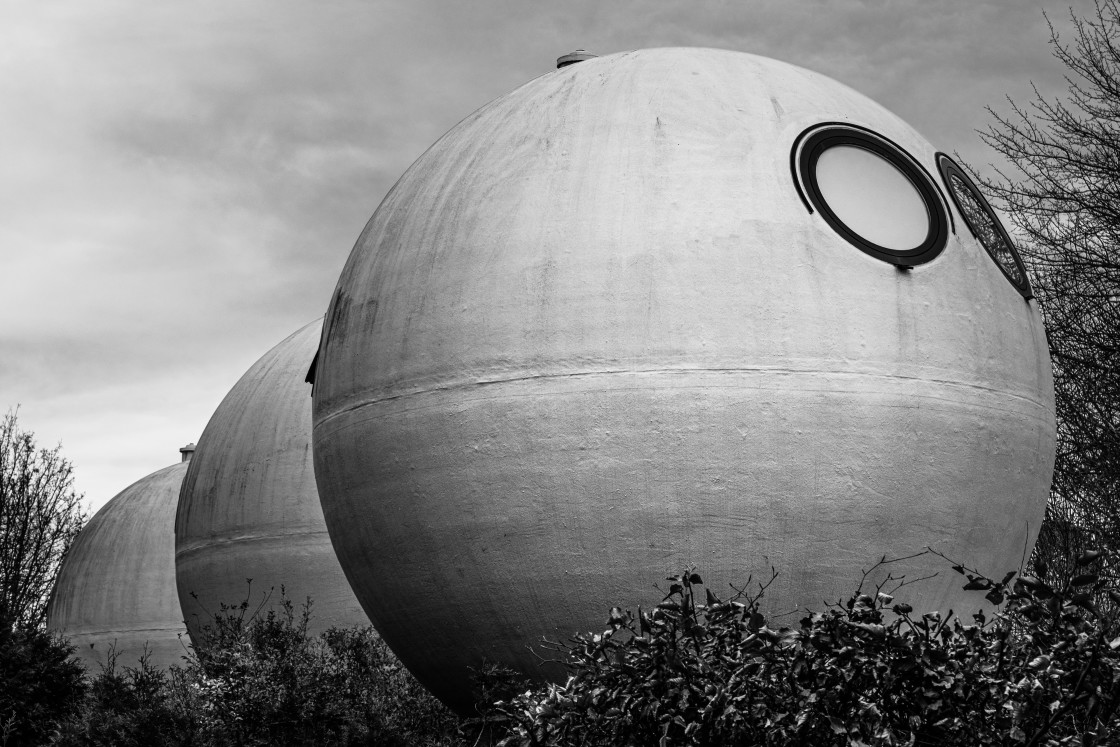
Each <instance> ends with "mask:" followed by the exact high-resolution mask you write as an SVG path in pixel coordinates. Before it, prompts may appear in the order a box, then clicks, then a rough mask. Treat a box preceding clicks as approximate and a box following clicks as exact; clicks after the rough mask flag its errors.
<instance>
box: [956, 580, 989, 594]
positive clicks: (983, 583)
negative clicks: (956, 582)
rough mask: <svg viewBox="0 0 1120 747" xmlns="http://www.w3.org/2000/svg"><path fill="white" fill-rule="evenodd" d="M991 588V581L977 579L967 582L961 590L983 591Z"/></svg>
mask: <svg viewBox="0 0 1120 747" xmlns="http://www.w3.org/2000/svg"><path fill="white" fill-rule="evenodd" d="M991 587H992V582H991V581H989V580H988V579H986V578H980V577H977V578H974V579H972V580H971V581H969V582H968V583H967V584H965V585H964V586H963V587H961V588H963V589H964V590H965V591H984V590H985V589H990V588H991Z"/></svg>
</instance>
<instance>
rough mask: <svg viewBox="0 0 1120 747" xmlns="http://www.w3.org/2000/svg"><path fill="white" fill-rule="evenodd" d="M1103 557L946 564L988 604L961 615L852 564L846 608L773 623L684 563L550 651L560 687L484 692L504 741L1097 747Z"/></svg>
mask: <svg viewBox="0 0 1120 747" xmlns="http://www.w3.org/2000/svg"><path fill="white" fill-rule="evenodd" d="M1101 558H1102V555H1101V553H1098V552H1096V551H1093V552H1089V553H1086V554H1085V555H1083V556H1082V557H1081V558H1080V559H1079V560H1078V563H1079V564H1080V565H1081V566H1082V567H1083V568H1085V569H1088V570H1087V571H1086V572H1084V573H1081V574H1079V575H1078V576H1077V577H1075V578H1073V579H1071V580H1070V581H1069V582H1068V583H1066V584H1065V585H1063V586H1061V587H1057V588H1056V587H1054V586H1051V585H1049V584H1046V583H1045V582H1042V581H1040V580H1038V579H1036V578H1033V577H1030V576H1021V577H1019V578H1017V579H1015V576H1016V574H1015V573H1009V574H1007V576H1006V577H1004V578H1003V579H1002V580H1001V581H995V580H993V579H990V578H987V577H986V576H984V575H982V574H979V573H977V572H976V571H973V570H971V569H968V568H965V567H964V566H959V565H958V566H955V569H956V570H957V571H958V572H959V573H961V574H964V575H965V576H967V577H968V583H967V585H966V586H965V588H966V589H972V590H975V591H977V592H978V593H983V594H984V595H985V596H986V597H987V599H988V600H989V602H991V603H992V604H994V605H1000V607H999V608H998V612H997V613H996V614H995V615H994V616H993V618H992V619H990V620H988V619H985V617H984V616H983V615H982V614H978V615H976V616H975V618H974V619H973V620H972V621H970V622H968V623H966V622H964V621H961V620H959V619H956V618H948V617H946V618H942V616H941V615H940V614H938V613H928V614H923V615H918V614H915V613H914V611H913V609H912V608H911V607H910V606H909V605H907V604H905V603H901V602H896V601H895V599H894V596H893V595H892V593H888V591H886V590H885V589H887V584H895V585H893V586H891V587H890V589H889V591H891V592H897V591H899V589H900V587H901V586H902V585H904V583H905V582H904V581H903V580H902V579H897V578H892V577H891V576H889V575H888V577H887V581H886V582H884V584H883V585H880V586H878V587H877V588H875V589H873V590H868V591H867V592H866V593H865V591H864V589H863V586H864V585H865V584H866V579H867V578H868V575H867V574H865V575H864V582H863V583H861V584H860V585H859V587H858V588H857V590H856V592H855V593H853V594H852V596H851V597H850V598H849V599H848V600H847V602H846V603H845V604H843V605H835V606H833V607H831V608H829V609H827V610H826V611H824V612H817V613H811V614H809V615H807V616H806V617H805V618H804V619H802V620H801V621H800V625H799V626H797V627H794V628H785V627H779V628H777V629H775V628H771V627H770V626H769V625H768V624H767V620H766V618H765V617H764V616H763V614H762V613H761V612H760V609H759V602H760V600H761V598H762V597H763V595H764V594H765V590H766V587H767V586H768V585H769V583H770V582H771V581H772V580H773V578H771V579H770V581H767V582H766V583H764V584H759V586H758V591H757V592H756V593H754V594H753V595H747V594H746V593H745V592H743V591H740V590H735V594H734V596H732V597H731V598H730V599H729V600H727V601H724V600H721V599H719V598H718V597H717V596H716V595H715V594H714V593H713V592H712V591H711V590H710V589H708V588H704V602H703V603H699V602H698V600H697V597H696V595H697V594H698V593H699V588H701V587H703V581H702V579H701V577H700V576H699V575H698V574H696V573H695V572H691V571H690V572H685V573H682V574H680V575H678V576H674V577H672V578H671V579H669V581H670V582H671V586H670V587H669V591H668V593H667V594H666V595H665V597H664V599H663V600H661V602H660V603H659V604H657V605H656V607H654V608H653V609H652V610H651V611H649V612H646V611H643V610H642V609H641V608H639V609H638V614H637V615H634V614H632V613H631V612H629V611H626V612H624V611H623V610H622V609H620V608H618V607H615V608H613V609H612V610H611V611H610V616H609V619H608V621H607V626H608V627H607V629H606V630H605V631H604V632H603V633H601V634H593V635H581V636H577V637H576V638H575V639H573V641H572V642H571V643H570V644H568V645H565V646H562V647H561V648H562V649H563V650H564V652H565V653H566V654H567V657H568V660H569V662H570V668H571V676H570V677H569V679H568V681H567V682H566V683H565V684H563V685H549V686H547V687H544V688H540V689H537V690H530V691H527V692H525V693H524V694H522V695H520V696H518V697H516V698H513V699H511V700H508V701H504V702H502V703H499V704H498V705H497V707H496V709H495V710H496V711H497V714H498V716H499V717H502V718H504V719H505V720H506V723H507V724H508V729H509V731H508V735H507V736H506V738H505V739H504V740H503V741H502V743H501V744H502V745H506V746H507V747H512V746H513V745H522V746H529V745H575V744H593V745H729V744H736V745H802V744H814V745H820V746H821V747H823V746H824V745H857V746H858V745H868V746H870V745H981V744H982V745H1021V744H1025V745H1029V746H1030V747H1034V745H1065V744H1078V745H1093V744H1106V743H1108V742H1106V741H1102V740H1106V739H1107V736H1106V735H1107V734H1108V731H1109V728H1110V727H1112V726H1115V725H1116V721H1117V720H1116V717H1115V710H1116V707H1117V703H1118V699H1120V652H1118V651H1117V649H1118V648H1120V638H1116V635H1117V632H1118V631H1117V624H1116V620H1115V618H1114V617H1113V616H1111V615H1107V614H1102V613H1100V612H1099V610H1098V608H1097V607H1096V606H1095V605H1094V603H1093V597H1092V592H1093V591H1094V590H1096V591H1097V592H1100V591H1101V590H1102V589H1103V588H1104V586H1105V583H1106V582H1105V581H1104V580H1103V579H1102V577H1101V575H1100V574H1099V573H1097V572H1094V569H1097V568H1098V567H1099V565H1100V562H1101ZM881 562H887V561H886V559H885V558H884V560H883V561H881ZM775 575H776V574H775ZM1012 579H1015V580H1014V583H1012ZM896 582H897V583H896Z"/></svg>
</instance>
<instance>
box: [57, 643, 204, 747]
mask: <svg viewBox="0 0 1120 747" xmlns="http://www.w3.org/2000/svg"><path fill="white" fill-rule="evenodd" d="M183 679H184V672H183V671H182V670H180V669H177V668H174V669H172V670H171V671H170V672H168V673H164V672H163V671H161V670H159V669H157V668H155V667H154V666H152V664H151V663H150V661H149V657H148V653H147V652H145V653H144V655H143V656H142V657H140V662H139V666H137V667H123V668H118V666H117V654H116V650H115V649H112V648H111V649H110V651H109V655H108V658H107V660H106V662H105V663H104V664H103V665H102V666H101V671H100V673H98V674H97V676H95V677H93V678H92V680H91V682H90V688H89V694H88V697H87V698H86V701H85V703H84V707H83V709H82V712H81V714H80V715H79V716H78V717H76V718H73V719H71V720H70V722H69V723H67V724H66V726H65V728H64V729H62V730H61V733H60V734H59V737H58V739H57V740H56V741H55V744H57V745H60V746H69V745H106V747H108V746H109V745H112V746H113V747H118V746H119V747H163V746H164V745H179V744H191V743H192V737H193V736H194V735H195V732H196V729H195V728H194V724H193V719H192V718H191V714H190V711H189V709H188V705H189V700H188V699H186V698H183V697H175V693H176V690H177V688H176V685H178V690H179V691H181V690H182V687H183V684H184V683H183Z"/></svg>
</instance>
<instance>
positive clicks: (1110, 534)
mask: <svg viewBox="0 0 1120 747" xmlns="http://www.w3.org/2000/svg"><path fill="white" fill-rule="evenodd" d="M1094 5H1095V11H1094V12H1093V13H1092V14H1091V15H1089V16H1088V17H1087V18H1078V17H1077V16H1073V15H1072V11H1071V17H1072V20H1073V24H1074V32H1075V34H1074V36H1075V38H1074V40H1073V43H1072V45H1069V44H1064V43H1063V42H1062V41H1061V39H1060V38H1059V36H1058V34H1057V32H1056V31H1055V30H1054V28H1053V26H1051V38H1050V44H1051V47H1052V49H1053V53H1054V56H1055V57H1056V58H1057V59H1058V60H1059V61H1060V62H1061V63H1062V65H1063V66H1064V67H1065V69H1066V73H1067V80H1068V81H1069V87H1068V95H1067V97H1066V99H1065V100H1064V101H1050V100H1047V99H1045V98H1044V97H1043V96H1042V95H1041V94H1039V93H1038V92H1037V91H1036V92H1035V98H1034V100H1033V101H1032V102H1031V103H1030V105H1029V106H1020V105H1017V104H1015V102H1011V107H1012V111H1011V114H1010V115H1009V116H1000V115H998V114H996V113H995V112H994V111H993V112H992V116H993V117H994V120H995V121H994V123H993V124H992V125H991V126H990V127H989V128H988V129H987V131H986V132H983V133H981V136H982V137H983V138H984V140H985V141H986V142H987V143H988V144H989V145H991V146H992V147H993V148H995V150H996V151H998V152H999V154H1000V155H1002V156H1003V157H1004V158H1005V159H1006V160H1007V161H1008V162H1009V163H1010V164H1011V165H1012V166H1013V167H1014V170H1009V171H1010V173H1005V172H1000V173H999V176H998V178H995V179H988V180H984V181H985V184H986V186H987V188H988V189H989V191H990V192H991V193H992V195H993V197H994V198H995V199H994V202H995V204H996V205H997V206H998V207H1000V208H1001V209H1002V210H1004V211H1005V212H1006V213H1007V214H1008V215H1009V216H1010V219H1011V221H1012V223H1013V224H1014V225H1015V227H1016V228H1017V229H1018V233H1019V235H1020V237H1022V238H1023V239H1025V241H1023V242H1022V245H1021V247H1020V248H1021V252H1022V255H1023V259H1024V262H1025V263H1026V264H1027V267H1028V269H1029V270H1030V271H1031V275H1032V280H1033V285H1034V290H1035V293H1036V295H1037V297H1038V299H1039V302H1040V304H1041V307H1042V311H1043V314H1044V317H1045V322H1046V331H1047V336H1048V338H1049V344H1050V356H1051V359H1052V361H1053V365H1054V386H1055V396H1056V409H1057V417H1058V450H1057V459H1056V464H1055V474H1054V483H1053V489H1052V499H1051V503H1050V506H1049V508H1048V516H1047V523H1046V525H1045V526H1044V527H1043V530H1042V534H1041V535H1040V537H1039V542H1038V545H1037V550H1036V558H1037V559H1039V560H1042V561H1043V566H1042V568H1041V569H1036V570H1050V571H1054V572H1057V573H1059V574H1062V573H1065V574H1068V573H1070V572H1072V571H1073V568H1072V564H1073V561H1074V559H1075V558H1077V557H1078V555H1079V554H1080V552H1081V550H1083V549H1084V548H1085V547H1086V546H1087V545H1086V544H1085V543H1086V542H1088V543H1089V544H1093V543H1094V542H1101V543H1105V544H1107V545H1108V546H1109V547H1112V548H1120V524H1118V523H1117V519H1116V517H1117V516H1118V515H1120V505H1118V504H1117V496H1120V358H1118V355H1117V353H1118V350H1120V259H1118V255H1117V252H1116V246H1117V245H1118V244H1120V43H1118V41H1120V2H1118V0H1096V2H1095V4H1094ZM1043 575H1045V573H1044V574H1043Z"/></svg>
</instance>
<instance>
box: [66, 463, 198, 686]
mask: <svg viewBox="0 0 1120 747" xmlns="http://www.w3.org/2000/svg"><path fill="white" fill-rule="evenodd" d="M186 472H187V464H186V463H183V462H180V463H179V464H173V465H172V466H170V467H166V468H165V469H161V470H160V471H159V472H154V473H152V474H150V475H148V476H147V477H145V478H144V479H142V480H139V481H137V482H135V483H133V484H132V485H130V486H128V487H127V488H125V489H124V490H123V491H121V492H120V493H119V494H118V495H117V496H116V497H115V498H113V500H111V501H109V502H108V503H106V504H105V505H104V506H103V507H102V508H101V510H100V511H98V512H97V514H96V515H94V517H93V518H92V519H90V520H89V523H88V524H86V526H85V527H84V528H83V529H82V532H81V534H79V535H78V538H77V539H76V540H74V545H73V546H72V547H71V549H70V553H69V554H68V555H67V556H66V559H65V561H63V564H62V569H61V571H60V573H59V576H58V583H57V585H56V586H55V590H54V595H53V596H52V597H51V601H50V605H49V606H48V607H47V628H48V629H50V630H52V631H56V632H58V633H61V634H62V635H64V636H66V637H67V638H69V639H70V641H71V642H72V643H73V644H74V645H75V646H76V647H77V651H76V655H77V657H78V658H79V659H80V660H81V662H82V664H83V665H84V666H85V668H86V671H88V672H90V673H91V674H96V673H97V672H99V671H100V665H102V664H105V663H106V661H107V658H108V654H109V650H110V648H111V647H114V646H115V648H116V652H117V666H118V667H135V666H137V665H138V663H139V660H140V657H141V656H142V655H143V653H144V649H145V646H146V647H147V648H148V650H149V651H150V659H149V661H150V662H151V664H152V665H154V666H156V667H160V668H164V667H167V666H170V665H171V664H179V663H181V659H182V657H183V655H185V654H186V653H187V643H188V640H187V637H186V636H185V635H183V634H184V633H186V632H187V629H186V627H184V625H183V613H182V611H181V610H180V609H179V597H178V595H177V594H176V593H175V532H174V527H175V505H176V504H177V503H178V501H179V487H180V486H181V485H182V484H183V476H184V475H185V474H186Z"/></svg>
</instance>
